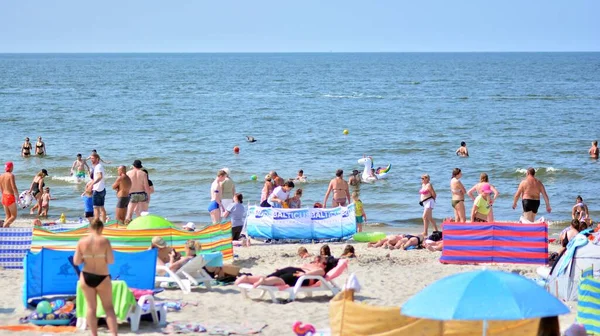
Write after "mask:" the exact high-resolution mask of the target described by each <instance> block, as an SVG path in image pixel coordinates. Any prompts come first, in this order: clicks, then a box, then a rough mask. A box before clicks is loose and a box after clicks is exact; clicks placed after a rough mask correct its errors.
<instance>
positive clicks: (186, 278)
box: [155, 255, 213, 294]
mask: <svg viewBox="0 0 600 336" xmlns="http://www.w3.org/2000/svg"><path fill="white" fill-rule="evenodd" d="M206 264H207V261H206V259H205V258H204V257H203V256H202V255H198V256H196V257H194V258H193V259H192V260H190V261H188V262H187V263H185V265H183V266H181V268H180V269H179V270H177V272H173V271H171V270H170V269H169V267H167V266H162V265H156V272H165V273H166V274H165V275H163V276H158V275H157V276H156V278H155V282H157V283H166V284H171V283H175V284H177V286H178V287H179V288H180V289H181V290H182V291H183V292H184V293H185V294H188V293H191V292H192V285H193V286H198V285H199V284H200V283H204V285H205V286H206V288H207V289H209V290H210V289H211V286H210V283H211V281H213V278H212V277H211V276H210V275H209V274H208V273H207V272H206V271H205V270H204V266H206Z"/></svg>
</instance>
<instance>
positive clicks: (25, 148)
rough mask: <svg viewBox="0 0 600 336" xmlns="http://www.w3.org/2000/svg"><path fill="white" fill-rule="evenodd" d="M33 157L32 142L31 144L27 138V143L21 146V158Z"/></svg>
mask: <svg viewBox="0 0 600 336" xmlns="http://www.w3.org/2000/svg"><path fill="white" fill-rule="evenodd" d="M30 155H31V142H29V138H25V142H24V143H23V145H22V146H21V156H22V157H29V156H30Z"/></svg>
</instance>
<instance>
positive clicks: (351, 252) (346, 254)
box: [340, 245, 356, 259]
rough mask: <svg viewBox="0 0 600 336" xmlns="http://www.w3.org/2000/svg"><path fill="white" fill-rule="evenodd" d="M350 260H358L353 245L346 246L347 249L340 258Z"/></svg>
mask: <svg viewBox="0 0 600 336" xmlns="http://www.w3.org/2000/svg"><path fill="white" fill-rule="evenodd" d="M349 258H356V253H354V246H352V245H346V247H345V248H344V252H342V255H341V256H340V259H349Z"/></svg>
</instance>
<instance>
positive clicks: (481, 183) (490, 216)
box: [467, 173, 500, 223]
mask: <svg viewBox="0 0 600 336" xmlns="http://www.w3.org/2000/svg"><path fill="white" fill-rule="evenodd" d="M485 185H488V186H489V187H490V190H491V191H492V194H494V195H493V196H492V197H491V199H490V201H489V203H490V212H489V213H488V218H487V221H488V223H493V222H494V209H493V208H492V207H491V206H492V205H494V203H495V202H496V198H498V195H500V193H499V192H498V190H496V187H494V186H493V185H492V184H490V181H489V178H488V174H486V173H481V175H479V183H477V184H476V185H474V186H473V188H471V189H469V191H467V195H469V197H471V199H472V200H473V201H474V200H475V196H473V193H474V192H475V191H477V193H478V194H481V188H482V187H483V186H485Z"/></svg>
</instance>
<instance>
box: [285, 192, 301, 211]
mask: <svg viewBox="0 0 600 336" xmlns="http://www.w3.org/2000/svg"><path fill="white" fill-rule="evenodd" d="M301 197H302V189H298V190H296V193H295V194H294V197H292V198H290V199H289V200H288V206H289V207H290V208H291V209H300V208H301V207H302V200H300V198H301Z"/></svg>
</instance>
